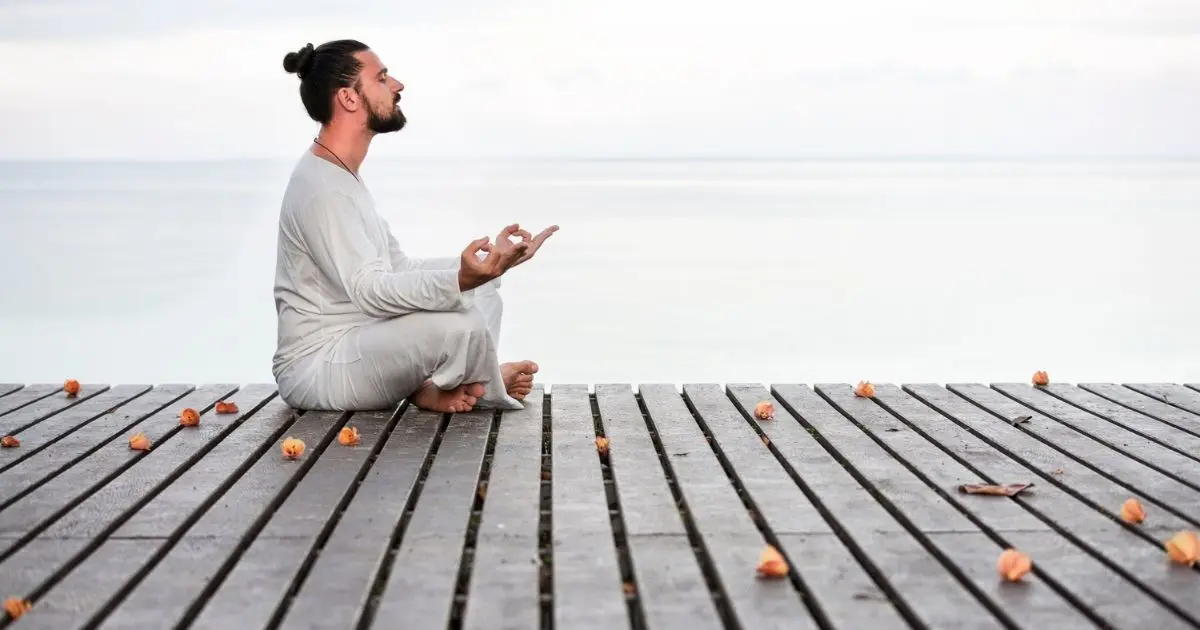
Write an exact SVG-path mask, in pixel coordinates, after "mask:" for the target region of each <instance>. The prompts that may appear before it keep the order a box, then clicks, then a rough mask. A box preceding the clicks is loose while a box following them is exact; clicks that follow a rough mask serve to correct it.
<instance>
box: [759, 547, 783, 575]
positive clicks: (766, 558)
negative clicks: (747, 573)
mask: <svg viewBox="0 0 1200 630" xmlns="http://www.w3.org/2000/svg"><path fill="white" fill-rule="evenodd" d="M757 571H758V575H759V576H760V577H765V578H779V577H783V576H785V575H787V574H788V565H787V561H786V560H784V559H783V554H781V553H779V550H778V549H776V548H775V547H774V546H772V545H767V546H766V548H764V549H763V550H762V554H760V555H759V558H758V568H757Z"/></svg>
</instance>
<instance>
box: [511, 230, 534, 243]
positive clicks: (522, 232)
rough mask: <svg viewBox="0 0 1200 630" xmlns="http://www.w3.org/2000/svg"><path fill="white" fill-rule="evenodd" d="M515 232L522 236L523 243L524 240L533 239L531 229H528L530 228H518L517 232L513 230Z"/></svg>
mask: <svg viewBox="0 0 1200 630" xmlns="http://www.w3.org/2000/svg"><path fill="white" fill-rule="evenodd" d="M513 234H514V235H516V236H520V237H521V242H522V243H523V242H525V241H528V240H529V239H531V238H533V236H531V235H530V234H529V231H528V230H517V231H516V232H513Z"/></svg>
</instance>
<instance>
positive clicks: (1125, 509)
mask: <svg viewBox="0 0 1200 630" xmlns="http://www.w3.org/2000/svg"><path fill="white" fill-rule="evenodd" d="M1121 518H1122V519H1123V520H1124V521H1125V522H1126V523H1141V522H1142V521H1144V520H1146V510H1145V509H1144V508H1143V507H1142V504H1141V502H1140V501H1138V500H1137V499H1132V498H1131V499H1126V500H1125V503H1124V504H1122V505H1121Z"/></svg>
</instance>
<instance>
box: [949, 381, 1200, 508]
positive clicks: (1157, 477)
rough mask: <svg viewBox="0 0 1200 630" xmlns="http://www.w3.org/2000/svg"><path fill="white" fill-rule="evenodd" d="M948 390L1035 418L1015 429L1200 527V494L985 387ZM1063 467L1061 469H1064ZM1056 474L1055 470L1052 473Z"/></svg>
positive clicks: (1007, 415) (1009, 414)
mask: <svg viewBox="0 0 1200 630" xmlns="http://www.w3.org/2000/svg"><path fill="white" fill-rule="evenodd" d="M947 389H949V390H950V391H952V392H954V393H956V394H959V395H961V396H962V397H964V398H966V399H967V400H969V401H972V402H975V403H976V404H978V405H979V406H980V407H981V408H983V409H985V410H987V411H989V412H991V413H992V414H994V415H995V416H998V417H999V418H1002V419H997V420H994V422H998V423H1003V424H1004V425H1006V426H1007V425H1008V421H1007V420H1008V419H1011V418H1016V417H1019V416H1031V417H1032V419H1031V420H1030V421H1028V422H1022V423H1020V424H1018V425H1017V426H1016V427H1015V428H1016V430H1018V431H1021V432H1023V433H1026V434H1029V435H1033V436H1036V437H1038V438H1039V439H1041V440H1042V441H1043V442H1044V443H1045V444H1048V445H1051V446H1052V447H1054V448H1055V450H1058V451H1060V452H1061V453H1063V455H1065V456H1066V457H1067V458H1069V459H1071V460H1074V461H1076V462H1079V463H1080V464H1082V465H1084V466H1088V467H1090V468H1092V469H1093V470H1096V471H1097V472H1100V473H1101V474H1104V475H1106V476H1109V477H1110V478H1112V479H1113V480H1114V481H1118V482H1119V483H1121V484H1122V485H1124V486H1126V487H1128V488H1129V489H1130V490H1132V491H1133V493H1134V494H1136V495H1138V496H1141V497H1143V498H1144V499H1146V500H1150V501H1153V502H1154V503H1156V504H1158V506H1159V507H1161V508H1162V509H1164V510H1167V511H1170V512H1173V513H1174V514H1176V515H1177V516H1179V517H1181V518H1184V519H1187V520H1189V521H1191V520H1195V522H1196V523H1200V500H1198V499H1200V493H1197V491H1196V490H1195V489H1194V488H1192V487H1190V486H1188V485H1186V484H1183V483H1181V482H1179V481H1178V480H1176V479H1174V478H1172V477H1170V476H1167V475H1164V474H1162V473H1161V472H1159V471H1157V470H1154V469H1153V468H1151V467H1149V466H1146V465H1145V464H1142V463H1141V462H1138V461H1135V460H1133V459H1131V458H1129V457H1127V456H1126V455H1125V454H1124V453H1121V452H1120V451H1117V450H1116V449H1113V448H1111V447H1109V446H1108V445H1106V444H1103V443H1101V442H1098V441H1096V440H1094V439H1092V438H1091V437H1089V436H1087V435H1084V434H1081V433H1079V432H1078V431H1076V430H1075V429H1073V428H1071V427H1069V426H1066V425H1064V424H1062V423H1060V422H1057V421H1055V420H1052V419H1050V418H1047V417H1046V416H1044V415H1042V414H1041V413H1040V412H1038V411H1035V410H1032V409H1030V408H1029V407H1027V406H1025V405H1022V404H1021V403H1019V402H1017V401H1015V400H1013V399H1011V398H1008V397H1007V396H1005V395H1003V394H1001V393H1000V392H997V391H996V390H994V389H991V388H989V387H987V386H984V385H953V384H952V385H948V386H947ZM1061 466H1062V464H1060V465H1059V467H1061ZM1052 470H1053V469H1052Z"/></svg>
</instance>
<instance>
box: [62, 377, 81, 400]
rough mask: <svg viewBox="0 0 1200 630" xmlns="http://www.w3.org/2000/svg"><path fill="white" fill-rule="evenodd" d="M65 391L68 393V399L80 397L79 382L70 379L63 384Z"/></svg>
mask: <svg viewBox="0 0 1200 630" xmlns="http://www.w3.org/2000/svg"><path fill="white" fill-rule="evenodd" d="M63 391H64V392H67V398H74V397H76V396H78V395H79V381H77V380H75V379H73V378H69V379H67V380H66V382H64V383H63Z"/></svg>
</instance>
